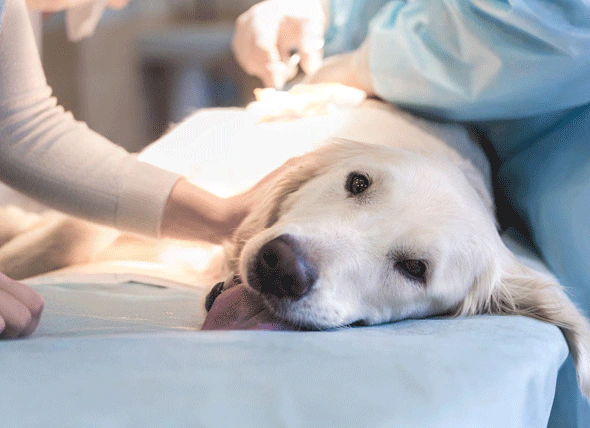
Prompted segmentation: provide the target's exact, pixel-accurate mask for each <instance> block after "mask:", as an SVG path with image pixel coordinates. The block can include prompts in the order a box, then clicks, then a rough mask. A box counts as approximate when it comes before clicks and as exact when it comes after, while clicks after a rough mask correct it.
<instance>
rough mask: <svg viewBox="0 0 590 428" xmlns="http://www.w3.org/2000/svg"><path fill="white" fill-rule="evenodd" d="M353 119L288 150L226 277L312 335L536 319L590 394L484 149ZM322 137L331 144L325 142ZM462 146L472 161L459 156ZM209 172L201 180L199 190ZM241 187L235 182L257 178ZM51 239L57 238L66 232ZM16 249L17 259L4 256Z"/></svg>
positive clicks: (560, 301) (93, 236)
mask: <svg viewBox="0 0 590 428" xmlns="http://www.w3.org/2000/svg"><path fill="white" fill-rule="evenodd" d="M345 115H347V116H346V120H345V121H343V122H342V123H336V122H337V121H338V115H335V116H334V119H329V118H326V119H324V120H326V121H327V122H325V123H331V124H334V123H335V125H334V126H333V127H332V128H330V129H328V130H326V127H325V126H324V127H320V128H321V129H322V131H321V132H318V133H317V135H315V137H314V138H315V140H316V141H311V142H310V143H309V144H308V145H305V144H303V145H302V146H301V147H299V148H298V149H297V150H298V152H289V151H286V152H285V154H286V155H288V156H292V155H301V154H303V156H302V157H301V158H300V159H299V160H298V161H297V162H295V163H294V164H293V165H291V166H290V167H289V168H287V169H286V170H284V171H283V172H282V173H281V175H280V176H279V177H277V178H276V179H275V180H274V181H273V182H271V183H270V184H269V185H268V187H267V188H266V189H261V195H260V198H261V203H260V205H259V206H258V207H257V208H256V209H255V210H254V211H253V212H252V213H251V214H250V215H249V216H248V217H247V218H246V219H245V221H244V222H243V223H242V225H241V226H240V227H239V229H238V230H237V231H236V234H235V236H234V239H233V241H232V242H231V243H228V245H227V246H226V250H225V258H224V263H225V267H224V269H223V270H222V271H221V272H219V274H218V275H220V278H221V279H223V278H225V277H226V276H227V275H228V274H231V273H234V272H235V273H238V274H240V276H241V277H242V279H243V280H245V281H247V282H248V284H249V285H250V286H251V287H252V288H254V289H255V290H257V291H259V292H260V293H261V294H262V296H263V298H264V300H265V303H266V305H267V306H268V308H269V309H270V310H271V311H272V312H273V313H275V314H276V315H278V316H280V317H281V318H283V319H285V320H286V321H288V322H290V323H293V324H296V325H301V326H305V327H309V328H319V329H323V328H331V327H338V326H344V325H350V324H377V323H383V322H390V321H396V320H401V319H405V318H422V317H427V316H433V315H472V314H481V313H495V314H514V315H526V316H531V317H534V318H538V319H541V320H544V321H547V322H550V323H553V324H555V325H557V326H559V327H560V328H561V329H562V330H563V332H564V334H565V336H566V339H567V340H568V344H569V346H570V349H571V351H572V353H573V355H574V359H575V361H576V364H577V369H578V379H579V382H580V387H581V389H582V390H583V391H584V393H585V394H586V396H590V330H589V327H588V323H587V321H586V320H585V318H584V317H583V316H581V315H580V314H579V312H578V311H577V309H576V308H575V307H574V305H573V304H572V303H571V302H570V301H569V300H568V299H567V297H566V296H565V294H564V293H563V291H562V289H561V287H560V286H559V285H558V284H557V283H556V282H555V281H553V280H552V278H549V277H547V276H544V275H542V274H540V273H538V272H535V271H533V270H531V269H529V268H527V267H525V266H523V265H522V264H520V263H519V262H518V261H517V260H516V258H515V257H514V256H513V255H512V253H511V252H510V251H509V250H508V249H507V248H506V246H505V245H504V243H503V242H502V240H501V238H500V236H499V234H498V231H497V226H496V221H495V213H494V207H493V199H492V196H491V193H490V188H489V177H486V174H487V173H488V172H487V171H486V169H485V168H486V167H485V164H481V165H480V166H481V167H480V168H475V167H474V165H473V163H474V162H475V163H478V162H479V160H481V153H480V152H478V151H477V150H475V151H474V150H473V145H472V144H471V143H470V142H469V138H468V136H467V133H466V131H465V129H463V128H462V127H459V126H456V125H437V124H431V123H428V122H423V121H420V120H416V119H415V118H413V117H411V116H409V115H407V114H405V113H402V112H400V111H399V110H396V109H394V108H392V107H389V106H385V105H383V104H381V103H375V102H369V103H365V104H364V105H363V106H361V107H359V108H356V109H352V110H350V111H347V112H346V113H345ZM276 126H280V125H276ZM285 126H288V125H285ZM306 129H307V128H306ZM173 132H174V131H173ZM306 132H307V131H306ZM326 132H327V134H328V135H325V134H326ZM308 137H309V135H308ZM316 137H317V138H316ZM326 137H330V138H329V142H328V143H327V144H326V143H320V141H319V140H321V141H326ZM308 140H309V138H308ZM312 140H313V138H312ZM242 144H246V143H242ZM276 144H281V142H280V141H278V142H276ZM470 144H471V145H470ZM457 148H459V151H461V152H462V153H463V154H464V153H465V149H467V151H469V150H470V151H471V152H472V153H473V154H474V157H472V158H471V159H470V160H471V161H470V160H467V159H465V158H464V156H462V155H461V154H459V152H458V151H457ZM148 152H149V150H148ZM269 156H270V158H272V162H274V164H272V162H271V165H269V166H268V167H267V168H266V169H265V170H262V171H260V172H259V177H258V178H261V177H262V175H263V174H264V172H268V171H270V170H271V169H272V168H274V167H276V166H278V164H280V163H282V161H284V160H286V159H280V156H276V157H274V158H273V156H272V154H271V155H269ZM254 157H255V156H252V159H254ZM261 159H263V158H257V160H258V161H260V160H261ZM478 159H479V160H478ZM250 167H251V168H255V167H253V166H250ZM205 178H206V177H198V176H196V177H195V176H193V179H194V180H195V181H196V182H197V183H203V181H204V180H205ZM247 181H248V180H245V181H243V182H241V183H240V185H241V186H242V187H247V185H250V184H253V182H252V180H250V182H247ZM238 187H239V186H238ZM236 190H241V189H236ZM5 215H6V214H5ZM66 221H67V222H73V223H74V224H76V225H78V226H77V227H78V228H79V230H81V232H80V233H78V234H74V239H71V242H72V245H71V246H72V247H73V248H76V250H75V251H62V254H70V256H69V257H70V259H71V260H73V262H74V263H77V262H79V261H80V260H83V259H86V260H91V259H92V257H90V255H91V254H93V257H94V256H96V254H97V253H99V251H98V250H99V249H100V250H101V251H100V252H102V254H103V255H102V256H101V257H103V258H104V257H105V256H104V254H105V252H104V251H103V248H102V247H104V246H105V245H104V243H100V242H99V241H108V240H109V239H110V240H112V239H113V238H114V235H112V233H113V232H112V231H110V230H108V229H104V230H103V231H102V232H100V229H99V228H98V227H96V228H93V227H92V226H89V225H88V224H85V223H82V222H79V221H78V220H73V219H71V218H67V217H63V218H62V222H66ZM62 225H63V223H62ZM80 225H84V226H83V227H82V226H80ZM53 227H54V229H55V227H56V226H55V225H54V226H53ZM60 227H63V226H60ZM72 228H73V229H74V230H78V229H76V228H75V227H73V226H72V225H71V224H70V226H69V229H72ZM87 229H89V230H90V231H88V230H87ZM31 231H34V228H29V231H28V232H27V231H26V230H25V231H24V232H23V231H20V232H18V231H17V232H16V233H13V236H12V237H10V233H4V235H6V236H7V237H8V238H4V239H5V240H6V241H7V243H6V244H5V245H4V246H3V247H1V248H0V270H2V269H7V267H8V269H7V272H6V273H7V274H9V275H10V274H13V275H14V273H13V272H11V271H10V263H9V261H10V260H12V261H14V260H15V259H21V260H23V259H24V258H25V257H26V256H27V253H26V250H24V249H23V248H24V247H26V245H21V246H20V247H19V246H15V245H14V242H15V240H18V239H21V240H22V239H23V238H22V237H23V236H24V235H25V234H26V233H29V234H30V233H31ZM52 233H53V235H52V236H53V239H54V241H55V240H56V237H57V240H58V241H59V240H62V241H63V238H64V236H65V235H63V233H65V232H61V233H62V235H59V233H58V234H57V235H56V234H55V232H52ZM108 233H110V234H111V235H108V236H107V234H108ZM0 235H1V233H0ZM40 235H43V234H41V233H39V232H36V235H35V234H33V238H32V241H31V240H30V242H29V244H30V245H34V246H37V247H39V246H41V245H43V243H42V242H41V240H40V239H39V238H38V237H37V238H35V236H40ZM46 235H47V234H46ZM46 235H43V236H45V238H43V239H47V237H46ZM50 235H51V234H50ZM71 236H72V235H70V237H71ZM84 236H86V237H87V238H84ZM35 239H36V240H35ZM31 242H32V244H31ZM11 243H12V246H13V247H15V248H19V249H18V251H20V253H19V252H18V251H17V252H15V251H14V250H11V251H12V252H10V251H6V248H7V247H10V245H11ZM89 243H90V245H89ZM160 245H165V244H160ZM139 246H140V247H141V246H146V247H150V248H153V246H154V243H141V244H140V245H139ZM9 250H10V248H9ZM109 251H111V254H112V252H113V251H116V247H110V249H109V250H107V252H106V253H107V254H108V252H109ZM37 253H39V252H37ZM80 253H84V254H82V257H81V254H80ZM71 254H74V256H75V257H73V256H72V255H71ZM109 257H110V258H112V256H106V258H109ZM71 260H65V261H64V260H60V261H59V263H60V264H62V265H63V264H70V263H71ZM13 264H14V262H13ZM26 264H27V263H20V264H19V265H26ZM56 267H61V266H56ZM32 272H34V271H29V272H24V271H19V272H18V273H19V275H15V276H20V277H23V276H27V274H30V273H32ZM34 273H38V272H34ZM218 279H219V278H218Z"/></svg>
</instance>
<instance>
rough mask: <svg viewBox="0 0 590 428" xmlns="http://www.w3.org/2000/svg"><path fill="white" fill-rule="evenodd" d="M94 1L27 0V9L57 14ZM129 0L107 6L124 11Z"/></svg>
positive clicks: (110, 3)
mask: <svg viewBox="0 0 590 428" xmlns="http://www.w3.org/2000/svg"><path fill="white" fill-rule="evenodd" d="M91 1H92V0H27V7H28V8H29V9H31V10H42V11H44V12H57V11H59V10H64V9H70V8H72V7H76V6H80V5H82V4H85V3H90V2H91ZM127 3H129V0H109V1H108V3H107V6H108V7H110V8H111V9H122V8H124V7H125V6H127Z"/></svg>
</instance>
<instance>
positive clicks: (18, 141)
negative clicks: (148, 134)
mask: <svg viewBox="0 0 590 428" xmlns="http://www.w3.org/2000/svg"><path fill="white" fill-rule="evenodd" d="M4 3H5V4H4ZM2 6H4V18H3V21H2V26H1V27H0V30H1V31H0V180H2V181H4V182H6V183H7V184H9V185H10V186H12V187H14V188H15V189H18V190H20V191H22V192H23V193H26V194H28V195H29V196H31V197H34V198H35V199H37V200H39V201H40V202H42V203H44V204H46V205H49V206H51V207H53V208H56V209H59V210H62V211H65V212H68V213H70V214H73V215H77V216H80V217H83V218H86V219H88V220H91V221H96V222H99V223H102V224H106V225H109V226H114V227H117V228H119V229H121V230H125V231H129V232H135V233H142V234H146V235H150V236H157V235H158V234H159V230H160V224H161V220H162V214H163V211H164V208H165V206H166V203H167V200H168V196H169V194H170V191H171V189H172V187H173V186H174V184H175V183H176V181H177V180H178V178H179V177H180V176H179V175H178V174H174V173H171V172H168V171H165V170H162V169H160V168H156V167H154V166H152V165H148V164H146V163H143V162H140V161H138V160H137V158H136V156H134V155H131V154H129V153H127V152H126V151H125V150H124V149H122V148H120V147H118V146H116V145H115V144H113V143H111V142H110V141H108V140H107V139H105V138H103V137H102V136H100V135H98V134H96V133H95V132H93V131H91V130H90V129H88V127H87V126H86V125H85V124H84V123H81V122H77V121H76V120H75V119H74V118H73V117H72V115H71V114H70V113H67V112H65V111H64V110H63V108H62V107H60V106H58V105H57V101H56V100H55V98H53V97H51V88H49V87H48V86H47V83H46V80H45V75H44V73H43V68H42V66H41V61H40V59H39V55H38V52H37V49H36V46H35V40H34V35H33V31H32V28H31V24H30V22H29V18H28V15H27V9H26V6H25V2H24V0H6V1H3V0H0V11H1V9H2ZM0 13H1V12H0Z"/></svg>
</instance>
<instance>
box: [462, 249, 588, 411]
mask: <svg viewBox="0 0 590 428" xmlns="http://www.w3.org/2000/svg"><path fill="white" fill-rule="evenodd" d="M507 263H508V264H507V266H508V268H507V269H502V268H500V269H498V267H499V266H496V267H493V268H492V269H491V270H489V271H487V272H486V273H485V274H484V275H482V277H480V278H479V279H478V280H477V281H476V282H478V283H479V284H476V285H475V286H474V287H473V289H472V291H471V293H470V295H469V296H468V298H467V299H465V301H464V302H463V303H462V304H461V306H460V308H459V309H458V311H457V314H461V315H474V314H483V313H488V314H500V315H523V316H527V317H531V318H535V319H538V320H541V321H545V322H548V323H550V324H553V325H556V326H557V327H559V328H560V329H561V331H562V332H563V334H564V336H565V339H566V341H567V343H568V346H569V349H570V352H571V353H572V356H573V359H574V362H575V365H576V371H577V375H578V384H579V386H580V389H581V390H582V392H583V394H584V395H585V396H586V398H588V400H590V324H589V323H588V320H587V319H586V318H585V317H584V316H583V315H582V314H581V313H580V311H579V310H578V309H577V308H576V306H575V305H574V304H573V303H572V301H571V300H570V299H569V298H568V297H567V295H566V293H565V291H564V289H563V288H562V287H561V285H559V284H558V283H557V281H556V280H554V279H553V278H552V277H550V276H549V275H545V274H542V273H540V272H537V271H535V270H533V269H530V268H528V267H526V266H524V265H523V264H521V263H519V262H518V261H517V260H516V259H515V258H514V257H509V258H508V262H507ZM484 283H485V284H484Z"/></svg>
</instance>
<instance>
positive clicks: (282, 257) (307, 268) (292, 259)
mask: <svg viewBox="0 0 590 428" xmlns="http://www.w3.org/2000/svg"><path fill="white" fill-rule="evenodd" d="M316 280H317V274H316V269H315V268H314V266H313V264H312V263H311V262H310V261H309V259H308V258H307V257H306V256H305V253H304V252H303V250H302V249H301V247H300V245H299V244H298V243H297V241H296V240H295V239H294V238H293V237H292V236H290V235H281V236H279V237H277V238H275V239H273V240H272V241H269V242H267V243H266V244H264V245H263V246H262V248H260V250H259V251H258V254H257V255H256V257H255V259H254V261H253V262H252V264H251V266H250V267H249V268H248V284H249V285H250V286H251V287H252V288H253V289H254V290H256V291H258V292H259V293H262V294H263V295H267V296H274V297H278V298H282V297H290V298H293V299H299V298H301V297H303V296H304V295H305V294H307V293H308V292H309V291H310V290H311V289H312V287H313V285H314V284H315V282H316Z"/></svg>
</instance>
